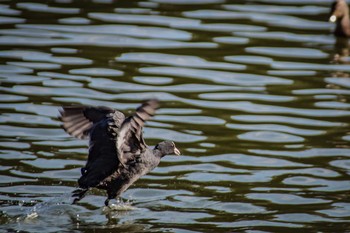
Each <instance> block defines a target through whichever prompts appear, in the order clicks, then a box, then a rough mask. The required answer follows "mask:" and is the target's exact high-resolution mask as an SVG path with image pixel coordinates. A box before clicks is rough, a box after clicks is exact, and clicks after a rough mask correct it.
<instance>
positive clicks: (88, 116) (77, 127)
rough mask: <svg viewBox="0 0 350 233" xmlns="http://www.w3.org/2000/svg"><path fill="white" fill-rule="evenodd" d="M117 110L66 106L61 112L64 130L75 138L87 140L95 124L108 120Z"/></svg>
mask: <svg viewBox="0 0 350 233" xmlns="http://www.w3.org/2000/svg"><path fill="white" fill-rule="evenodd" d="M114 111H115V110H114V109H111V108H107V107H90V106H64V107H62V109H61V110H60V114H61V116H60V117H59V118H60V120H61V121H62V122H63V124H62V128H63V129H64V130H65V131H66V132H67V133H68V134H70V135H72V136H73V137H76V138H79V139H86V138H88V136H89V133H90V130H91V128H92V126H93V124H95V123H97V122H99V121H101V120H102V119H104V118H106V116H107V115H108V114H110V113H113V112H114Z"/></svg>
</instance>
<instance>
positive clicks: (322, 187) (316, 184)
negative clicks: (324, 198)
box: [282, 176, 350, 192]
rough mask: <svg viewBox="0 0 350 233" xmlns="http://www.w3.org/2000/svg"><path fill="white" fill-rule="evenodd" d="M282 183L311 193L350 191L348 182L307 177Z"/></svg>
mask: <svg viewBox="0 0 350 233" xmlns="http://www.w3.org/2000/svg"><path fill="white" fill-rule="evenodd" d="M282 183H284V184H286V185H295V186H301V187H305V188H306V189H308V190H311V191H321V192H338V191H349V190H350V181H347V180H328V179H327V180H326V179H321V178H313V177H306V176H294V177H289V178H286V179H284V180H283V181H282Z"/></svg>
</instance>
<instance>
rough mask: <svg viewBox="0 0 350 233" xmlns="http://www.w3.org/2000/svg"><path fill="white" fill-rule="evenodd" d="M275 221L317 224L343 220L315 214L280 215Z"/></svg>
mask: <svg viewBox="0 0 350 233" xmlns="http://www.w3.org/2000/svg"><path fill="white" fill-rule="evenodd" d="M275 220H277V221H282V222H298V223H316V222H342V221H341V220H337V219H331V218H326V217H321V216H319V215H315V214H302V213H293V214H278V215H276V217H275Z"/></svg>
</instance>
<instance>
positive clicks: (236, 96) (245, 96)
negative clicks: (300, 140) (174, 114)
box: [199, 92, 296, 102]
mask: <svg viewBox="0 0 350 233" xmlns="http://www.w3.org/2000/svg"><path fill="white" fill-rule="evenodd" d="M199 97H200V98H202V99H210V100H260V101H268V102H289V101H293V100H295V99H296V98H295V97H293V96H282V95H267V94H254V93H232V92H220V93H203V94H200V95H199Z"/></svg>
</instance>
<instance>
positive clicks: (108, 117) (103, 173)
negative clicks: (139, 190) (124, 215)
mask: <svg viewBox="0 0 350 233" xmlns="http://www.w3.org/2000/svg"><path fill="white" fill-rule="evenodd" d="M158 105H159V103H158V101H157V100H148V101H145V102H144V103H143V104H142V105H141V106H140V107H139V108H137V109H136V112H135V113H134V114H133V115H132V116H130V117H128V118H125V116H124V114H123V113H122V112H120V111H118V110H115V109H112V108H108V107H92V106H69V107H62V109H61V110H60V115H61V116H60V119H61V121H62V122H63V124H62V127H63V129H64V130H65V131H66V132H67V133H69V134H70V135H72V136H74V137H77V138H80V139H85V138H88V139H89V155H88V160H87V163H86V165H85V167H83V168H82V169H81V177H80V178H79V180H78V184H79V189H77V190H76V191H74V192H73V197H75V199H74V202H73V203H76V202H77V201H79V200H81V199H82V198H83V197H84V196H85V194H86V192H87V191H88V190H89V189H90V188H93V187H96V188H99V189H104V190H106V191H107V194H108V197H107V199H106V201H105V205H106V206H108V203H109V200H110V199H113V198H116V197H118V196H120V195H121V194H122V193H123V192H124V191H125V190H127V189H128V188H129V186H130V185H131V184H133V183H134V182H135V181H136V180H138V179H139V178H140V177H141V176H143V175H145V174H147V173H148V172H150V171H151V170H153V169H154V168H155V167H157V166H158V164H159V162H160V159H161V158H162V157H164V156H165V155H170V154H175V155H179V154H180V151H179V150H178V149H177V148H176V146H175V143H174V142H171V141H163V142H160V143H158V144H157V145H156V146H155V147H154V149H150V148H148V146H147V145H146V143H145V140H144V138H143V135H142V128H143V126H144V124H145V121H146V120H148V119H150V118H151V117H152V116H153V115H154V113H155V111H156V109H157V108H158Z"/></svg>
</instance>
